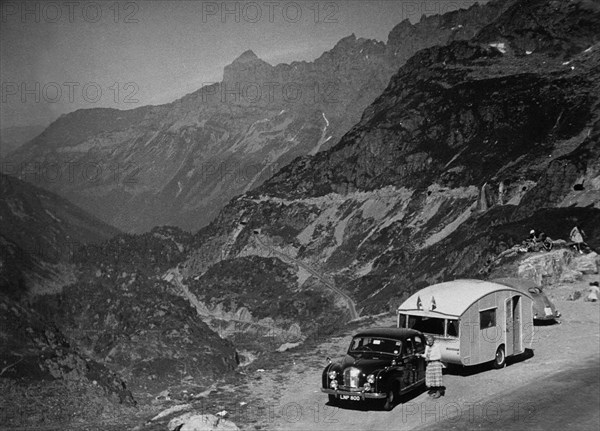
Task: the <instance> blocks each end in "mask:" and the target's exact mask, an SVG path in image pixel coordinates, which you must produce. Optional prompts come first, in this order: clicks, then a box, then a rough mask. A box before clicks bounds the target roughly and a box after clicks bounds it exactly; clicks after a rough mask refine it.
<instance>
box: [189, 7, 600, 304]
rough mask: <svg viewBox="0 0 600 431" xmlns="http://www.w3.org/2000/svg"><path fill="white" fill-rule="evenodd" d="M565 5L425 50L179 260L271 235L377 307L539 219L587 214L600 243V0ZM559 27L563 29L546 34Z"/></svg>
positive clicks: (468, 271)
mask: <svg viewBox="0 0 600 431" xmlns="http://www.w3.org/2000/svg"><path fill="white" fill-rule="evenodd" d="M561 4H562V3H561ZM559 6H560V5H559V4H558V3H555V2H551V1H541V0H540V1H529V2H519V3H517V4H516V5H514V6H511V7H510V8H508V9H507V11H506V12H505V13H504V14H503V15H501V16H500V17H499V18H498V20H497V21H494V22H493V23H492V24H491V25H490V26H489V27H486V28H484V29H482V31H481V32H480V33H479V34H478V35H477V36H475V37H474V38H473V39H472V40H471V41H469V42H463V41H456V42H452V43H450V44H448V45H446V46H437V47H432V48H429V49H425V50H422V51H420V52H419V53H417V54H416V55H415V56H414V57H412V58H411V59H410V60H409V61H408V62H407V64H406V65H404V66H403V67H401V68H400V70H399V71H398V73H397V74H396V75H395V76H394V77H393V78H392V80H391V82H390V84H389V85H388V87H387V88H386V90H385V91H384V92H383V94H382V95H381V96H380V97H378V98H377V100H375V102H374V103H373V104H372V105H371V106H370V107H369V108H367V109H366V110H365V112H364V114H363V116H362V119H361V121H360V122H359V123H358V124H357V125H356V126H355V127H354V128H352V130H350V131H349V132H348V133H347V134H346V135H344V137H343V138H342V139H341V140H340V142H339V143H338V144H336V145H335V146H334V147H332V148H331V149H328V150H325V151H323V152H320V153H318V154H316V155H314V156H307V157H303V158H300V159H297V160H295V161H294V162H292V163H291V164H289V165H288V166H286V167H285V168H283V169H282V170H281V171H280V172H279V173H278V174H276V175H275V176H274V177H273V178H271V179H269V180H268V181H266V182H265V183H264V184H263V185H262V186H261V187H259V188H257V189H255V190H253V191H250V192H248V193H246V194H245V195H243V196H240V197H238V198H236V199H234V200H232V201H231V202H230V203H229V204H228V205H227V207H225V208H224V210H223V211H222V212H221V213H220V214H219V216H218V217H217V218H216V219H215V221H214V222H213V223H211V225H210V226H209V227H207V228H206V229H203V230H201V231H200V232H199V233H198V234H197V241H198V244H199V246H198V248H197V249H196V250H195V251H194V252H192V253H191V255H190V257H189V258H188V260H187V261H186V263H185V264H184V265H183V267H184V268H185V271H184V274H185V275H186V276H187V277H189V278H195V277H201V276H202V274H203V273H204V272H205V271H210V268H211V265H214V264H215V263H216V262H219V261H220V260H222V259H227V260H229V261H231V260H236V259H240V258H241V257H242V256H244V257H245V256H248V255H253V254H259V255H260V254H262V253H265V252H269V250H266V251H265V249H264V246H263V245H264V244H268V245H269V247H270V249H271V250H270V251H271V252H272V251H273V250H275V251H277V252H279V253H281V255H285V256H287V258H284V259H283V260H284V261H287V263H288V265H290V267H291V268H292V269H293V270H295V271H297V273H298V274H301V273H302V267H301V266H299V265H298V264H297V262H298V261H301V262H304V263H305V264H308V265H310V266H311V267H312V268H313V269H315V270H316V271H317V272H319V273H321V274H322V275H323V276H324V277H325V278H327V279H329V280H331V281H332V282H333V283H334V284H335V286H337V287H338V288H340V289H342V290H345V291H346V292H347V293H350V294H351V296H352V297H353V298H354V299H355V301H356V302H357V305H358V306H357V308H358V309H359V310H361V309H362V312H363V313H367V312H376V311H385V310H386V309H388V308H391V307H393V306H394V305H395V304H396V303H398V302H399V301H401V300H402V298H403V297H405V296H406V295H407V294H409V293H410V292H412V291H414V290H416V289H417V288H419V287H420V286H422V285H424V284H427V283H432V282H436V281H441V280H447V279H451V278H454V277H459V276H480V277H481V276H482V272H483V273H485V270H486V267H487V265H488V264H489V262H490V261H491V260H493V259H494V258H495V256H496V255H497V254H499V253H501V252H502V251H503V250H506V249H508V248H510V247H512V246H513V245H514V244H516V243H519V242H520V241H521V240H522V239H524V238H525V237H526V236H527V233H528V232H529V230H530V229H531V228H532V227H535V228H540V229H544V230H545V231H546V232H547V233H548V234H549V235H550V236H551V237H553V238H567V236H568V232H569V230H570V228H571V227H572V226H573V225H574V224H576V223H580V224H581V225H582V226H583V227H584V230H586V231H587V233H588V235H589V242H590V243H591V244H593V245H594V246H596V245H597V244H598V235H600V232H599V229H598V226H599V224H598V213H599V208H600V157H599V156H600V154H599V153H600V145H599V144H598V142H599V138H600V125H599V121H598V112H599V111H598V100H599V97H600V88H599V87H598V82H600V81H599V79H598V78H600V77H599V75H598V74H599V72H600V69H599V65H600V49H599V48H600V47H599V46H598V41H599V36H600V35H599V34H598V33H594V32H591V31H590V28H598V27H597V24H598V23H600V11H599V9H598V5H597V4H595V3H592V2H587V1H579V2H570V4H569V6H568V7H562V6H560V7H559ZM517 15H518V16H519V17H520V18H519V20H513V19H512V18H511V17H514V16H517ZM538 16H541V17H544V19H538ZM525 21H526V22H527V28H528V31H527V32H522V31H521V29H522V28H523V25H524V24H523V23H524V22H525ZM594 26H595V27H594ZM554 28H558V29H559V30H560V33H558V34H559V35H560V38H561V40H560V43H559V42H557V41H556V40H555V39H553V38H550V37H546V36H544V37H541V36H540V35H548V34H554V33H553V32H552V31H553V29H554ZM498 29H501V31H499V30H498ZM509 36H510V37H509ZM513 36H514V37H513ZM556 37H558V36H556ZM528 40H530V41H531V43H528V42H527V41H528ZM513 41H517V42H514V44H513ZM523 46H525V47H526V48H527V49H525V50H523V49H522V48H521V47H523ZM261 244H262V245H261ZM212 250H227V253H226V256H222V255H219V254H216V253H214V252H213V251H212ZM295 262H296V263H295ZM299 280H302V278H299ZM316 282H317V284H319V285H321V287H322V288H325V286H323V284H322V283H321V282H320V281H318V280H317V281H316ZM300 284H301V282H299V285H300Z"/></svg>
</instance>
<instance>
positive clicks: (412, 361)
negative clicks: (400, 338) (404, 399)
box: [402, 337, 419, 389]
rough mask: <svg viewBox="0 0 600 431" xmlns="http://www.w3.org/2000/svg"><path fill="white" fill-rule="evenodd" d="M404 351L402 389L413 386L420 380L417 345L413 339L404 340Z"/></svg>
mask: <svg viewBox="0 0 600 431" xmlns="http://www.w3.org/2000/svg"><path fill="white" fill-rule="evenodd" d="M403 344H404V346H403V349H402V362H403V364H404V373H403V375H402V389H405V388H407V387H410V386H413V385H414V384H415V383H417V381H418V378H419V374H418V372H419V358H417V357H416V355H415V345H414V340H413V338H412V337H409V338H407V339H406V340H404V343H403Z"/></svg>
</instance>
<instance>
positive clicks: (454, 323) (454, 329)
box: [448, 319, 458, 337]
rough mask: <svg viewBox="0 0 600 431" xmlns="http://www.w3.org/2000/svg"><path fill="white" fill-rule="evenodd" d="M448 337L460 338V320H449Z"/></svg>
mask: <svg viewBox="0 0 600 431" xmlns="http://www.w3.org/2000/svg"><path fill="white" fill-rule="evenodd" d="M448 337H458V320H452V319H449V320H448Z"/></svg>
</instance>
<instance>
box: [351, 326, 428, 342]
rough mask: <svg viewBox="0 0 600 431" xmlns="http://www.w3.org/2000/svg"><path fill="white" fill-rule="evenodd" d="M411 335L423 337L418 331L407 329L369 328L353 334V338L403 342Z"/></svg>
mask: <svg viewBox="0 0 600 431" xmlns="http://www.w3.org/2000/svg"><path fill="white" fill-rule="evenodd" d="M413 335H421V336H422V335H423V334H421V333H420V332H419V331H416V330H414V329H407V328H369V329H365V330H364V331H361V332H358V333H357V334H355V335H354V336H355V337H381V338H394V339H401V340H404V339H406V338H408V337H411V336H413Z"/></svg>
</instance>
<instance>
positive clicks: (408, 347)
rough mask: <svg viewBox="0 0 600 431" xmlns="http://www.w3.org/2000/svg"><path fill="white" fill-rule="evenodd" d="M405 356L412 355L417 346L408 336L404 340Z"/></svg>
mask: <svg viewBox="0 0 600 431" xmlns="http://www.w3.org/2000/svg"><path fill="white" fill-rule="evenodd" d="M403 344H404V356H410V355H412V354H414V353H415V348H414V346H413V340H412V338H407V339H406V340H404V343H403Z"/></svg>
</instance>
